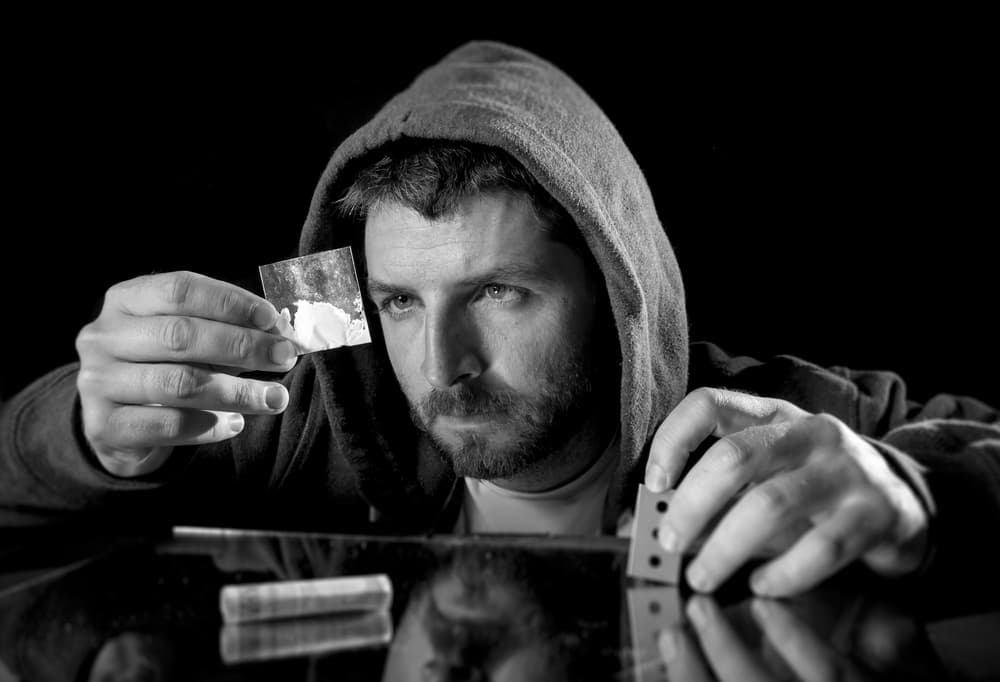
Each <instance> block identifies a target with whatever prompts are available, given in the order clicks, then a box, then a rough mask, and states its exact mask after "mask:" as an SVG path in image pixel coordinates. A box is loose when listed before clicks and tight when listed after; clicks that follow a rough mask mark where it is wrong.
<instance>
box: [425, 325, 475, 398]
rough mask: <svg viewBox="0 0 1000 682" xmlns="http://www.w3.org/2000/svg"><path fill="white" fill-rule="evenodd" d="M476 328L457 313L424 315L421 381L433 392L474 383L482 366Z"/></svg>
mask: <svg viewBox="0 0 1000 682" xmlns="http://www.w3.org/2000/svg"><path fill="white" fill-rule="evenodd" d="M480 345H481V344H480V336H479V333H478V330H477V329H476V325H475V324H474V323H473V322H472V321H471V320H469V319H467V315H465V314H464V313H463V311H460V310H454V309H453V310H441V311H427V312H426V314H425V315H424V361H423V364H422V365H421V367H420V371H421V372H422V373H423V375H424V378H425V379H427V382H428V383H429V384H430V385H431V386H433V387H434V388H450V387H452V386H455V385H456V384H459V383H461V382H463V381H469V380H470V379H475V378H476V377H478V376H479V375H480V374H482V372H483V368H484V367H485V362H484V359H483V352H482V351H483V349H482V348H481V347H480Z"/></svg>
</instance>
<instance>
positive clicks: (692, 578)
mask: <svg viewBox="0 0 1000 682" xmlns="http://www.w3.org/2000/svg"><path fill="white" fill-rule="evenodd" d="M840 489H841V480H840V476H839V475H838V470H837V469H836V467H835V466H833V463H831V462H829V461H828V462H818V463H816V464H812V465H808V466H804V467H800V468H798V469H793V470H791V471H788V472H785V473H782V474H779V475H777V476H774V477H773V478H769V479H767V480H766V481H764V482H763V483H760V484H759V485H756V486H754V487H753V488H750V490H749V491H747V493H746V494H745V495H743V497H742V498H740V500H739V501H738V502H737V503H736V504H735V505H733V507H732V509H730V510H729V512H727V513H726V514H725V516H724V517H723V518H722V520H721V521H720V522H719V523H718V525H717V526H716V527H715V529H714V530H713V531H712V533H711V535H709V537H708V539H707V540H706V541H705V543H704V544H703V545H702V547H701V550H700V551H699V552H698V555H697V556H696V557H695V558H694V559H693V560H692V561H691V563H690V564H689V565H688V568H687V573H686V576H687V580H688V583H689V584H690V585H691V587H693V588H694V589H696V590H699V591H703V592H710V591H712V590H714V589H716V588H717V587H719V585H721V584H722V583H723V582H724V581H725V580H726V579H728V578H729V576H731V575H732V574H733V573H734V572H735V571H736V570H737V569H739V568H740V566H742V565H743V564H745V563H746V562H747V561H748V560H750V559H751V558H753V557H754V556H757V555H759V554H762V553H763V552H762V550H763V548H764V547H765V546H766V545H767V544H768V542H769V541H770V540H771V538H773V537H774V536H775V535H777V534H779V533H780V532H782V531H784V530H785V529H787V528H788V527H789V526H791V525H793V524H796V523H798V522H800V521H801V520H802V519H808V518H809V517H811V516H812V515H814V514H816V513H817V512H819V511H820V510H822V509H824V508H826V507H829V506H830V505H832V504H834V503H835V500H836V499H837V496H838V495H839V492H840ZM793 546H794V545H793Z"/></svg>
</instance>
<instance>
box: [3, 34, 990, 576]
mask: <svg viewBox="0 0 1000 682" xmlns="http://www.w3.org/2000/svg"><path fill="white" fill-rule="evenodd" d="M352 216H353V217H354V219H353V220H352ZM361 218H363V222H361V220H360V219H361ZM345 245H353V246H355V247H356V252H357V253H363V255H364V258H363V261H364V262H363V264H362V265H363V278H364V280H365V282H366V286H367V289H368V292H369V295H370V297H371V298H372V300H373V303H374V304H375V305H376V306H377V311H378V319H379V322H380V324H377V325H374V327H373V330H372V331H373V344H372V345H371V346H368V347H361V348H352V349H343V350H337V351H332V352H327V353H322V354H316V355H312V356H309V357H308V358H306V359H305V360H304V361H302V362H299V363H298V364H297V365H296V357H295V354H294V349H293V348H292V347H291V345H290V344H289V343H288V342H287V341H284V340H282V339H280V337H278V336H277V335H276V334H274V333H273V331H274V326H275V324H276V323H277V321H278V313H277V311H275V310H274V308H273V307H272V306H271V305H270V304H268V303H267V302H266V301H264V300H263V299H261V298H259V297H257V296H255V295H253V294H251V293H249V292H246V291H243V290H240V289H238V288H236V287H234V286H231V285H228V284H226V283H223V282H218V281H214V280H210V279H208V278H205V277H201V276H197V275H194V274H190V273H170V274H164V275H154V276H149V277H142V278H138V279H135V280H132V281H129V282H125V283H123V284H120V285H117V286H115V287H113V288H112V289H111V290H110V291H109V292H108V295H107V297H106V300H105V305H104V309H103V310H102V312H101V314H100V316H99V317H98V318H97V319H96V320H95V321H94V322H93V323H91V324H90V325H87V327H85V328H84V330H83V331H82V332H81V333H80V335H79V337H78V342H77V348H78V352H79V355H80V363H79V367H78V368H77V367H75V366H71V367H67V368H63V369H61V370H57V371H56V372H54V373H52V374H50V375H48V376H47V377H45V378H43V379H42V380H40V381H39V382H37V383H36V384H35V385H34V386H32V387H30V388H29V389H28V390H26V391H25V392H24V393H23V394H22V395H21V396H19V397H18V399H17V400H15V401H12V403H11V404H8V405H6V406H4V414H3V420H4V421H3V437H4V439H5V440H4V450H3V452H4V457H3V459H2V462H0V466H2V467H3V471H2V474H3V476H2V478H0V481H2V483H0V486H2V488H0V500H2V502H3V504H4V505H5V507H6V508H7V510H8V514H9V515H10V516H11V517H12V518H16V519H20V520H21V521H22V522H24V521H26V520H34V519H37V518H38V517H39V516H46V515H50V514H53V513H55V512H60V511H61V512H65V511H78V510H84V509H86V510H88V511H91V512H94V513H97V512H102V513H104V514H107V515H110V516H113V517H121V516H127V517H128V518H130V519H139V520H145V519H149V518H156V519H163V518H165V519H168V520H171V521H175V522H176V521H193V522H198V523H219V524H222V523H233V524H243V525H265V524H266V525H273V526H282V525H284V526H289V525H294V526H296V527H302V526H304V525H308V526H310V527H316V528H330V529H339V530H363V531H366V532H370V531H372V530H373V529H377V530H380V531H382V532H407V531H418V530H419V531H426V530H430V529H434V530H438V531H447V532H451V531H456V532H544V533H573V534H590V533H597V532H606V533H610V532H614V531H615V530H616V528H617V527H618V525H619V523H620V522H621V521H622V519H623V516H624V514H625V512H627V510H628V506H629V504H630V502H631V501H632V500H633V499H634V496H635V490H636V485H637V484H638V483H639V482H641V481H645V482H646V484H647V485H649V486H650V487H651V488H653V489H654V490H662V489H665V488H671V487H676V488H677V490H676V495H675V498H674V503H673V504H672V506H671V509H670V511H669V512H668V513H667V514H666V516H665V518H664V523H663V526H662V527H661V528H660V533H659V537H660V540H661V542H662V543H663V544H664V546H666V547H668V548H669V549H672V550H676V551H688V552H693V553H694V554H695V558H694V559H693V560H692V561H691V562H690V564H689V565H688V567H687V572H686V577H687V579H688V581H689V582H690V584H691V585H692V586H693V587H694V588H695V589H698V590H703V591H711V590H714V589H715V588H717V587H718V586H719V585H720V584H721V583H722V582H723V581H724V580H726V579H727V578H728V577H729V576H730V575H732V573H733V572H734V571H735V570H736V569H738V568H739V567H740V566H742V565H744V564H746V563H747V562H748V561H750V560H751V559H753V558H754V557H759V556H767V557H773V558H771V559H770V560H769V561H767V562H765V563H763V564H762V565H761V566H760V567H759V568H757V569H756V570H755V572H754V573H753V576H752V581H751V584H752V587H753V589H754V590H755V591H756V592H757V593H759V594H764V595H785V594H793V593H796V592H799V591H801V590H804V589H807V588H808V587H810V586H812V585H814V584H816V583H817V582H818V581H820V580H822V579H824V578H825V577H827V576H829V575H831V574H832V573H834V572H836V571H837V570H839V569H840V568H842V567H843V566H845V565H846V564H848V563H850V562H853V561H855V560H861V561H863V562H864V563H866V564H867V565H868V566H870V567H871V568H872V569H874V570H875V571H877V572H879V573H882V574H886V575H914V574H917V573H921V572H928V571H930V572H933V573H934V574H935V575H941V576H949V575H953V573H952V572H953V571H957V570H959V567H962V568H961V570H963V571H964V572H965V573H966V575H967V576H968V575H969V574H970V573H975V572H977V571H980V572H981V575H983V576H986V575H989V571H991V570H994V568H995V567H996V565H997V564H996V563H994V562H995V558H993V557H990V558H989V559H988V560H983V557H982V556H978V557H976V559H977V561H975V562H974V561H972V560H971V559H972V557H974V556H975V549H976V546H975V544H974V543H971V544H970V543H968V542H965V540H966V539H967V538H966V536H965V529H966V528H967V527H971V521H972V520H977V521H978V522H980V523H985V524H987V527H993V528H995V527H997V525H996V524H997V523H998V522H1000V511H998V503H997V496H996V493H995V489H996V487H997V486H998V485H1000V481H998V478H1000V477H998V474H997V466H998V465H997V462H998V460H1000V446H998V442H1000V427H998V425H997V423H996V422H997V414H996V412H995V411H993V410H990V409H989V408H986V407H985V406H983V405H981V404H979V403H976V402H975V401H971V400H956V399H941V400H937V401H934V402H932V403H931V404H929V405H928V406H927V407H926V408H924V409H922V410H921V409H920V408H919V406H915V405H912V404H910V403H907V402H906V399H905V394H904V392H903V387H902V385H901V383H900V382H899V380H898V379H897V378H896V377H894V376H892V375H888V374H873V373H853V372H849V371H847V370H838V371H837V372H832V371H825V370H822V369H821V368H818V367H815V366H813V365H810V364H808V363H805V362H803V361H800V360H796V359H793V358H778V359H776V360H775V361H772V362H769V363H759V362H756V361H753V360H750V359H748V358H730V357H728V356H726V355H725V354H723V353H722V352H721V351H720V350H719V349H718V348H715V347H713V346H708V345H695V346H692V347H691V348H690V349H689V344H688V336H687V325H686V319H685V313H684V291H683V286H682V282H681V277H680V273H679V269H678V266H677V263H676V260H675V258H674V254H673V251H672V249H671V247H670V244H669V243H668V241H667V237H666V234H665V233H664V230H663V228H662V226H661V224H660V222H659V220H658V218H657V215H656V211H655V207H654V204H653V199H652V197H651V195H650V192H649V188H648V186H647V184H646V182H645V180H644V178H643V176H642V173H641V171H640V170H639V168H638V166H637V164H636V163H635V160H634V159H633V157H632V155H631V154H630V152H629V151H628V148H627V147H626V145H625V143H624V141H623V140H622V139H621V138H620V136H619V135H618V133H617V131H616V130H615V129H614V127H613V125H612V124H611V123H610V122H609V121H608V120H607V118H606V117H605V116H604V115H603V113H602V112H601V111H600V110H599V108H598V107H597V106H596V105H595V104H594V103H593V101H591V100H590V98H589V97H588V96H587V95H586V94H585V93H584V92H583V91H582V90H580V88H579V87H578V86H577V85H576V84H575V83H573V82H572V81H571V80H570V79H569V78H567V77H566V76H565V75H564V74H563V73H561V72H560V71H559V70H558V69H557V68H555V67H554V66H552V65H551V64H548V63H546V62H544V61H542V60H540V59H538V58H537V57H535V56H534V55H531V54H528V53H526V52H524V51H521V50H518V49H515V48H511V47H508V46H505V45H500V44H496V43H472V44H469V45H466V46H464V47H462V48H460V49H458V50H456V51H455V52H454V53H452V54H451V55H449V56H448V57H446V58H445V59H444V60H443V61H442V62H441V63H440V64H438V65H436V66H435V67H432V68H431V69H429V70H428V71H426V72H425V73H423V74H422V75H421V76H420V77H418V79H417V80H416V81H415V82H414V84H413V85H412V86H411V87H410V88H409V89H408V90H407V91H405V92H404V93H402V94H400V95H399V96H397V97H396V98H394V99H393V100H392V101H390V102H389V103H388V104H387V105H386V107H385V108H384V109H383V110H382V111H381V112H380V113H379V114H378V115H377V116H376V117H375V118H374V119H373V120H372V121H371V122H370V123H369V124H367V125H366V126H364V127H363V128H362V129H360V130H359V131H357V132H356V133H355V134H354V135H352V136H351V137H350V138H348V139H347V140H346V141H345V142H344V143H343V144H342V145H341V146H340V147H339V148H338V149H337V151H336V152H335V153H334V155H333V157H332V159H331V160H330V163H329V165H328V166H327V169H326V171H325V172H324V174H323V177H322V178H321V180H320V183H319V186H318V188H317V190H316V193H315V195H314V199H313V203H312V206H311V209H310V212H309V216H308V219H307V221H306V224H305V227H304V229H303V232H302V237H301V240H300V251H301V252H302V253H303V254H306V253H313V252H316V251H321V250H325V249H329V248H334V247H338V246H345ZM612 321H613V324H612ZM246 372H255V374H253V375H251V376H244V374H245V373H246ZM259 372H265V373H269V374H260V373H259ZM274 373H278V374H279V375H283V376H276V375H275V374H274ZM689 375H690V376H689ZM275 379H278V380H277V381H276V380H275ZM953 417H954V418H956V419H950V418H953ZM931 418H936V419H941V421H929V419H931ZM907 422H914V423H913V424H912V425H907ZM709 437H716V438H719V440H717V441H716V442H714V444H712V443H709V442H708V441H707V440H706V439H708V438H709ZM703 444H704V445H710V447H708V448H707V450H705V451H704V454H702V455H701V456H700V457H697V458H692V457H691V455H692V453H693V452H695V451H696V450H700V449H701V446H702V445H703ZM914 457H917V458H919V460H920V462H921V464H918V463H917V462H916V461H915V460H914ZM689 459H691V460H692V461H691V462H689ZM694 459H697V461H694ZM689 467H690V471H689V472H688V473H686V475H685V474H684V472H685V470H686V469H688V468H689ZM682 476H683V477H682ZM928 486H930V488H929V487H928ZM956 502H959V503H958V504H956ZM717 519H718V521H717V523H716V520H717ZM698 541H703V544H702V545H701V547H700V549H696V543H697V542H698ZM982 584H986V582H985V579H984V581H983V583H982Z"/></svg>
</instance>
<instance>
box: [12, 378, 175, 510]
mask: <svg viewBox="0 0 1000 682" xmlns="http://www.w3.org/2000/svg"><path fill="white" fill-rule="evenodd" d="M76 375H77V365H76V364H75V363H74V364H71V365H66V366H64V367H60V368H58V369H56V370H53V371H52V372H50V373H48V374H46V375H45V376H43V377H42V378H40V379H38V380H37V381H35V382H34V383H32V384H31V385H29V386H28V387H27V388H25V389H24V390H23V391H21V392H20V393H19V394H17V395H15V396H14V397H13V398H11V399H10V400H8V401H7V402H5V403H4V404H3V405H2V406H0V439H2V440H0V523H3V525H7V526H11V525H30V524H33V523H36V522H42V521H43V520H45V519H47V518H51V517H53V516H58V515H60V514H65V513H67V512H75V511H79V510H82V509H85V508H87V507H92V506H95V505H97V504H98V503H99V501H100V499H101V498H102V497H104V496H105V495H107V493H108V492H109V491H116V490H118V491H125V490H136V489H143V488H150V487H154V486H155V485H156V483H154V482H152V481H141V480H137V479H132V480H129V479H121V478H116V477H114V476H112V475H111V474H109V473H107V472H106V471H105V470H104V469H103V468H102V467H101V466H100V465H99V464H98V462H97V461H96V458H95V457H94V456H93V455H92V454H91V453H90V449H89V446H88V445H87V443H86V440H85V438H84V436H83V432H82V424H81V420H80V409H79V399H78V397H77V391H76Z"/></svg>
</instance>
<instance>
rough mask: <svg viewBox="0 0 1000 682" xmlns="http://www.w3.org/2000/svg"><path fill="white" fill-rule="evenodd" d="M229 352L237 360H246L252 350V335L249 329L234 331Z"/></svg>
mask: <svg viewBox="0 0 1000 682" xmlns="http://www.w3.org/2000/svg"><path fill="white" fill-rule="evenodd" d="M229 350H230V353H231V354H232V357H234V358H235V359H237V360H246V359H247V358H249V357H250V354H251V353H252V352H253V336H251V334H250V332H249V331H238V332H235V333H234V335H233V337H232V339H231V341H230V348H229Z"/></svg>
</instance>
